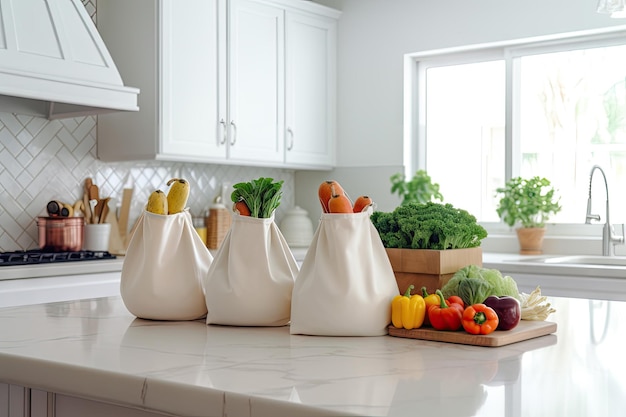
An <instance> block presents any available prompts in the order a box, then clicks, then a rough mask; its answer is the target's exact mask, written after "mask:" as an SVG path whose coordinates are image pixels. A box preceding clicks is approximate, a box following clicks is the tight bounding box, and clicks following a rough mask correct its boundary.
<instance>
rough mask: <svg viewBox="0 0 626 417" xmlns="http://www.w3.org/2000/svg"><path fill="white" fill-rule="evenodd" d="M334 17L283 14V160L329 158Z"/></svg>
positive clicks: (324, 162)
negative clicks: (284, 46) (284, 74)
mask: <svg viewBox="0 0 626 417" xmlns="http://www.w3.org/2000/svg"><path fill="white" fill-rule="evenodd" d="M336 28H337V22H336V19H334V18H330V17H328V18H324V17H322V16H311V15H307V14H302V13H298V12H295V11H290V12H287V15H286V88H285V90H286V113H285V125H286V129H285V130H286V133H285V134H286V147H285V149H286V152H285V161H286V163H287V164H288V165H311V166H320V167H322V166H327V167H332V166H333V165H334V164H335V149H334V147H335V84H336V83H335V67H336V65H335V59H336V58H335V57H336V52H335V44H336V36H337V35H336V30H337V29H336Z"/></svg>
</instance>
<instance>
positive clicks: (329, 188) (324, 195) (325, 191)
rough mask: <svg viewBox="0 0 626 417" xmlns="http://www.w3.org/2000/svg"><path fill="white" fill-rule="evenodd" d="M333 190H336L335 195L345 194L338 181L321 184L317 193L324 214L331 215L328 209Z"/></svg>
mask: <svg viewBox="0 0 626 417" xmlns="http://www.w3.org/2000/svg"><path fill="white" fill-rule="evenodd" d="M333 189H334V190H335V191H334V193H335V194H343V193H344V192H343V188H342V187H341V185H339V183H338V182H337V181H334V180H327V181H324V182H323V183H321V184H320V186H319V189H318V191H317V195H318V197H319V200H320V204H321V205H322V210H323V211H324V213H330V211H329V209H328V202H329V201H330V199H331V197H332V196H333Z"/></svg>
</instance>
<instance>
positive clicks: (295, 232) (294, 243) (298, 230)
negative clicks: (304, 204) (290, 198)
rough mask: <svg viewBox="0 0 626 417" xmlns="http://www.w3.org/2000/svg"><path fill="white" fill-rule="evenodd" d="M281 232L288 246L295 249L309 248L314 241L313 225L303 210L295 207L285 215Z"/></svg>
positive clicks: (281, 223) (281, 224)
mask: <svg viewBox="0 0 626 417" xmlns="http://www.w3.org/2000/svg"><path fill="white" fill-rule="evenodd" d="M280 231H281V233H282V234H283V236H284V237H285V240H286V241H287V244H289V246H291V247H294V248H300V247H308V246H309V245H310V244H311V240H312V239H313V223H312V222H311V219H310V218H309V214H308V213H307V211H306V210H304V209H303V208H300V207H298V206H295V207H294V208H292V209H291V210H289V211H287V212H286V213H285V217H284V218H283V220H282V221H281V222H280Z"/></svg>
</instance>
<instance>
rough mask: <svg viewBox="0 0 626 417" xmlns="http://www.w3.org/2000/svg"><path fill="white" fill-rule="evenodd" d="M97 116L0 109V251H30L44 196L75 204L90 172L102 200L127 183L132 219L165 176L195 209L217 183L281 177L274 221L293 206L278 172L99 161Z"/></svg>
mask: <svg viewBox="0 0 626 417" xmlns="http://www.w3.org/2000/svg"><path fill="white" fill-rule="evenodd" d="M96 120H97V119H96V117H94V116H87V117H80V118H74V119H64V120H53V121H48V120H47V119H42V118H38V117H30V116H22V115H15V114H12V113H2V112H0V252H9V251H15V250H26V249H36V248H37V247H38V246H37V225H36V218H37V217H38V216H45V215H47V214H46V210H45V208H46V204H47V203H48V201H50V200H62V201H65V202H68V203H72V204H73V203H74V201H76V200H77V199H79V198H81V196H82V187H83V184H84V180H85V178H87V177H91V178H92V179H93V181H94V183H95V184H97V185H98V186H99V187H100V194H101V196H103V197H106V196H109V197H112V198H115V199H117V203H118V204H119V202H120V200H121V194H122V191H123V189H124V187H133V189H134V194H133V204H132V208H131V219H130V224H131V225H132V224H133V223H134V221H135V220H136V219H137V218H138V217H139V215H140V214H141V211H142V210H143V206H144V205H145V203H146V201H147V199H148V196H149V195H150V193H151V192H152V191H153V190H155V189H157V188H160V189H162V190H164V191H165V190H166V189H167V188H168V187H167V185H166V183H167V181H168V180H169V179H170V178H174V177H176V178H186V179H187V180H189V182H190V184H192V191H191V194H190V196H189V204H188V205H189V207H190V209H191V212H192V214H201V213H202V212H203V211H204V210H206V208H207V207H208V206H209V204H210V203H211V202H212V201H213V199H214V198H215V196H216V195H218V194H220V193H221V189H222V184H226V185H228V186H230V185H232V184H234V183H236V182H240V181H249V180H251V179H253V178H257V177H260V176H265V177H271V178H274V179H276V180H281V179H282V180H284V181H285V183H284V185H283V200H282V204H281V206H280V207H279V209H278V211H277V214H276V220H277V221H279V219H280V217H281V213H283V212H284V211H285V210H287V209H288V208H290V207H291V206H293V204H294V192H293V185H294V179H293V178H294V176H293V172H291V171H288V170H282V169H270V168H252V167H241V166H227V165H211V164H191V163H181V162H152V161H148V162H120V163H104V162H102V161H100V160H98V159H97V158H96Z"/></svg>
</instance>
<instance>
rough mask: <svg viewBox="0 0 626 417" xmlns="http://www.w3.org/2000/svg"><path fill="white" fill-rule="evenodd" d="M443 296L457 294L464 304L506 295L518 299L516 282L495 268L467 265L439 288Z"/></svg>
mask: <svg viewBox="0 0 626 417" xmlns="http://www.w3.org/2000/svg"><path fill="white" fill-rule="evenodd" d="M441 292H442V293H443V296H444V297H445V298H448V297H450V296H451V295H458V296H459V297H461V298H462V299H463V301H464V302H465V303H466V304H469V305H471V304H475V303H482V302H483V301H484V300H486V299H487V297H489V296H491V295H495V296H498V297H503V296H505V295H508V296H510V297H514V298H516V299H518V300H520V295H519V290H518V288H517V283H516V282H515V280H514V279H513V278H511V277H510V276H503V275H502V273H501V272H500V271H498V270H497V269H488V268H483V267H480V266H478V265H469V266H465V267H463V268H461V269H459V270H458V271H457V272H456V273H455V274H454V275H453V276H452V278H450V280H449V281H448V282H447V283H446V284H445V285H444V286H443V288H441Z"/></svg>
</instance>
